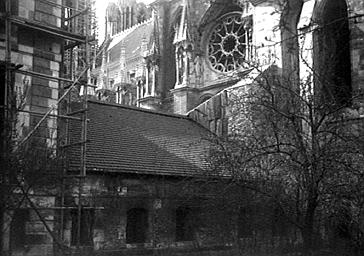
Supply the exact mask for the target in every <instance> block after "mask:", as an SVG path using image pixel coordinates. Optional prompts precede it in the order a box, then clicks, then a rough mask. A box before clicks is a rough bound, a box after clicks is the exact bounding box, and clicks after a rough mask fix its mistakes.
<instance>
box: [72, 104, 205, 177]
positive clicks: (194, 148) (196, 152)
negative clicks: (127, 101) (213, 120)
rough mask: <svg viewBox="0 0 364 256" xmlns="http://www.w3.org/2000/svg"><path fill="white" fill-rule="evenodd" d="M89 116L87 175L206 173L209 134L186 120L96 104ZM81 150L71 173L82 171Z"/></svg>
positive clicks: (117, 106) (76, 150)
mask: <svg viewBox="0 0 364 256" xmlns="http://www.w3.org/2000/svg"><path fill="white" fill-rule="evenodd" d="M87 113H88V114H87V117H88V118H89V119H90V121H89V123H88V131H87V137H88V139H89V142H88V143H87V153H86V159H87V160H86V163H87V164H86V166H87V170H88V171H105V172H121V173H124V172H126V173H142V174H153V175H178V176H181V175H182V176H192V175H196V174H198V173H200V174H201V171H202V170H203V169H205V168H206V165H207V163H206V161H205V156H206V153H207V152H208V148H209V143H208V140H207V138H208V136H210V135H211V134H210V133H209V131H208V130H207V129H205V128H203V127H202V126H200V125H198V124H197V123H195V122H194V121H192V120H191V119H189V118H187V117H184V116H179V115H167V114H162V113H158V112H154V111H150V110H143V109H139V108H132V107H126V106H122V105H117V104H109V103H103V102H97V101H89V107H88V111H87ZM78 131H79V127H78ZM78 131H77V127H73V135H74V138H73V140H74V141H79V137H78V139H77V138H76V137H77V136H79V132H78ZM77 133H78V134H77ZM78 148H79V147H77V148H74V149H73V151H72V152H71V153H72V154H71V157H70V159H71V161H70V166H69V168H70V170H77V169H79V162H80V161H79V150H78Z"/></svg>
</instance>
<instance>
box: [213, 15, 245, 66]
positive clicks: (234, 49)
mask: <svg viewBox="0 0 364 256" xmlns="http://www.w3.org/2000/svg"><path fill="white" fill-rule="evenodd" d="M250 24H251V19H249V18H246V17H245V18H243V17H242V16H241V13H231V14H228V15H227V16H225V17H223V18H222V19H221V20H220V22H219V23H218V24H217V25H216V26H215V27H214V28H213V30H212V32H211V34H210V37H209V39H208V40H209V41H208V59H209V61H210V64H211V67H212V68H213V69H215V70H217V71H219V72H223V73H227V72H231V71H234V70H237V69H238V68H239V67H242V66H244V64H246V61H247V60H248V59H250V54H251V29H250Z"/></svg>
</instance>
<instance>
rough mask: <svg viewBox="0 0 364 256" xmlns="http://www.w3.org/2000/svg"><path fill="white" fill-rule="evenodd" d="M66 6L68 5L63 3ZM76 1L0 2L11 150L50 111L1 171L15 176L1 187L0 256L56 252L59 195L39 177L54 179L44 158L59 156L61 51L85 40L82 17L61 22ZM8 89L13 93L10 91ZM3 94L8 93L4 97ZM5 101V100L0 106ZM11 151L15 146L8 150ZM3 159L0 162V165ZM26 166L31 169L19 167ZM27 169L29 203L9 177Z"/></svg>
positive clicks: (1, 63)
mask: <svg viewBox="0 0 364 256" xmlns="http://www.w3.org/2000/svg"><path fill="white" fill-rule="evenodd" d="M6 2H8V3H9V6H10V12H9V13H6V11H8V10H7V9H6V6H7V5H6ZM65 2H67V3H66V4H65ZM76 2H77V5H82V4H83V6H82V7H83V8H84V7H85V3H86V1H62V0H49V1H40V0H16V1H12V0H11V1H1V3H0V12H1V15H0V16H1V20H0V66H1V83H0V85H1V99H2V101H1V103H0V104H1V105H2V106H1V107H2V110H1V111H3V109H6V107H8V106H9V105H12V106H13V107H14V109H15V110H16V114H14V117H15V118H14V120H12V122H13V123H12V124H13V127H12V129H10V130H11V131H7V132H9V133H12V139H13V142H14V145H15V144H16V145H18V143H21V141H22V140H23V139H24V138H26V136H27V135H28V134H29V132H30V131H32V130H33V128H34V127H35V126H36V125H37V124H38V123H39V121H40V120H41V118H42V116H43V115H44V114H45V113H47V112H48V111H49V110H50V109H51V110H52V111H51V112H50V113H49V114H50V115H49V116H48V117H47V118H45V120H44V121H43V122H42V123H41V125H39V127H38V128H37V130H36V131H35V132H34V133H33V134H32V137H31V138H29V139H28V140H27V141H26V142H25V143H24V144H22V145H21V146H22V147H21V146H19V148H18V149H16V150H18V151H19V152H22V153H24V152H25V153H24V154H25V155H24V156H23V159H22V161H23V162H20V161H19V162H18V161H17V162H14V163H13V165H14V166H10V167H9V166H7V167H8V168H9V169H6V170H4V172H6V171H7V172H9V171H14V173H10V174H9V176H8V177H7V178H8V180H6V184H4V183H2V186H5V187H9V188H12V189H11V190H10V194H1V198H2V199H6V202H5V204H6V210H5V211H3V210H4V208H3V206H4V205H3V204H4V202H1V204H2V207H1V218H2V221H1V224H2V226H1V227H2V230H1V240H2V241H1V244H2V246H1V254H2V255H3V253H4V254H5V255H53V253H54V248H55V247H54V242H55V241H54V236H53V235H54V234H53V233H54V232H55V230H56V224H55V219H56V216H57V210H56V209H55V206H56V204H57V202H56V195H57V190H56V188H55V186H56V185H55V184H52V185H51V183H50V182H49V180H48V181H47V182H44V180H43V178H44V177H43V176H41V175H40V173H49V174H51V175H53V174H54V173H53V172H52V170H53V167H56V165H54V166H53V167H49V166H50V164H51V162H52V160H50V161H49V162H48V164H47V165H45V164H44V162H43V160H44V159H47V158H48V157H49V159H54V157H55V156H56V154H57V146H58V145H57V143H58V140H59V139H60V137H61V136H60V135H59V134H58V128H59V127H58V126H59V119H58V118H57V114H58V110H59V109H58V103H57V101H58V99H59V97H60V92H61V91H62V90H63V85H64V84H63V83H61V82H60V80H62V78H60V77H64V76H63V75H64V72H63V71H64V67H65V65H64V61H65V55H64V46H65V44H66V42H71V41H72V42H74V41H77V42H80V41H81V42H82V41H84V39H85V37H84V35H83V33H84V32H85V31H84V30H79V29H80V28H81V27H82V24H81V23H80V22H81V17H82V18H83V15H80V16H78V17H79V19H76V20H72V21H68V22H67V23H65V15H66V14H65V13H67V12H68V15H70V13H69V12H70V8H71V9H72V13H73V14H74V12H75V11H76V10H77V8H78V6H75V5H72V4H75V3H76ZM79 8H81V6H80V7H79ZM7 15H9V16H7ZM7 19H10V22H9V23H10V24H11V25H10V26H9V30H10V38H8V37H7V35H6V32H7V30H6V27H7V26H5V24H6V23H7V21H8V20H7ZM71 23H72V24H71ZM76 31H77V32H76ZM8 42H10V43H9V46H10V49H9V48H8V47H7V43H8ZM9 55H10V56H9ZM9 57H10V58H9ZM9 62H10V63H9ZM8 66H10V67H11V68H10V73H11V81H10V85H11V86H10V87H8V88H7V89H8V90H5V89H4V88H5V86H7V83H6V81H5V77H4V73H5V72H4V70H5V67H8ZM65 84H66V83H65ZM9 88H11V89H10V90H9ZM5 91H6V92H7V94H3V93H4V92H5ZM12 93H13V94H12ZM4 95H5V96H4ZM5 98H6V99H7V100H8V101H5V102H3V100H4V99H5ZM4 103H5V104H8V105H6V106H5V108H3V107H4V106H3V105H4ZM2 117H3V116H2ZM5 121H8V120H1V122H5ZM2 128H3V127H2ZM5 129H6V128H5ZM1 135H3V131H1ZM1 139H3V137H2V138H1ZM3 142H4V141H3V140H2V141H1V143H3ZM8 146H9V145H8ZM12 146H13V144H12V145H11V146H9V148H12ZM12 150H13V149H12ZM23 150H24V151H23ZM8 152H11V150H8ZM2 154H3V152H2ZM3 160H4V159H3V158H2V159H1V161H3ZM6 160H7V159H5V161H4V162H2V163H1V165H2V168H3V167H4V168H6V166H3V163H7V162H6ZM27 162H28V164H29V166H23V167H21V166H22V165H23V164H25V163H27ZM18 164H19V165H18ZM43 164H44V165H43ZM4 165H5V164H4ZM25 165H26V164H25ZM17 167H18V169H17ZM22 168H24V169H22ZM28 168H29V169H32V168H33V169H32V171H34V170H36V171H35V172H33V174H34V176H33V177H32V178H30V179H29V184H26V185H29V191H27V192H28V197H27V198H28V199H25V198H24V197H22V193H21V191H20V187H19V186H17V185H16V184H14V181H15V180H13V178H14V176H16V178H15V179H18V178H19V177H20V176H22V175H23V172H26V171H27V170H28ZM13 169H14V170H13ZM2 171H3V170H2ZM32 171H30V173H31V172H32ZM37 172H38V174H37ZM4 175H6V174H4ZM18 175H19V176H18ZM3 177H5V176H2V182H3V181H4V179H3ZM46 179H48V178H46ZM32 182H35V183H36V185H35V186H32V185H33V184H32ZM48 185H49V186H48ZM30 187H31V188H30ZM7 192H9V191H7ZM2 193H3V190H2ZM8 197H9V198H12V200H10V199H9V198H8ZM2 199H1V200H2Z"/></svg>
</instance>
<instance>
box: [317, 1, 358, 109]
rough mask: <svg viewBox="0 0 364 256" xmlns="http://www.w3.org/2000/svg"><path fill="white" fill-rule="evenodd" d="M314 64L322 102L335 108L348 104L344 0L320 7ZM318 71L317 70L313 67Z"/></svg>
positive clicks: (347, 38) (347, 51) (347, 61)
mask: <svg viewBox="0 0 364 256" xmlns="http://www.w3.org/2000/svg"><path fill="white" fill-rule="evenodd" d="M320 18H321V21H320V23H321V24H319V25H320V29H319V31H318V37H317V40H316V45H317V46H316V50H315V55H316V56H315V60H316V61H317V62H318V63H319V66H318V68H319V69H318V77H317V78H316V80H318V82H319V85H320V87H321V88H322V95H323V97H322V98H323V100H325V102H327V103H330V104H331V103H333V104H334V105H336V106H347V105H350V104H351V97H352V88H351V61H350V30H349V22H348V12H347V4H346V1H345V0H335V1H326V2H324V4H323V5H322V12H321V15H320ZM316 68H317V66H316Z"/></svg>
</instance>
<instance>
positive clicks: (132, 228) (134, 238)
mask: <svg viewBox="0 0 364 256" xmlns="http://www.w3.org/2000/svg"><path fill="white" fill-rule="evenodd" d="M126 215H127V216H126V218H127V224H126V243H128V244H131V243H145V242H146V240H147V231H148V211H147V210H146V209H144V208H132V209H130V210H129V211H128V212H127V214H126Z"/></svg>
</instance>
